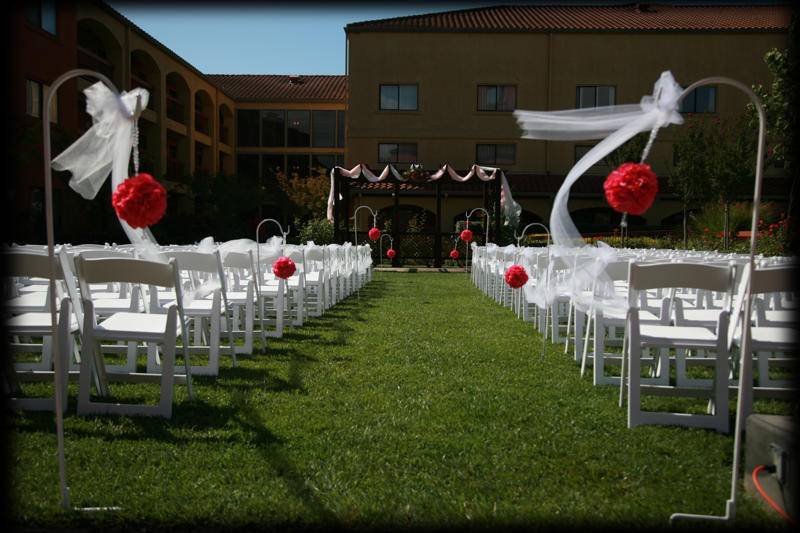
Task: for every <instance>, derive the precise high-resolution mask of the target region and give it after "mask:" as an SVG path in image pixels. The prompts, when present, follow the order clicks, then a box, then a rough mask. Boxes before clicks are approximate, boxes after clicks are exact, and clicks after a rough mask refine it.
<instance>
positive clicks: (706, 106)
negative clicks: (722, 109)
mask: <svg viewBox="0 0 800 533" xmlns="http://www.w3.org/2000/svg"><path fill="white" fill-rule="evenodd" d="M716 111H717V88H716V87H698V88H697V89H695V90H694V91H692V92H690V93H689V94H687V95H686V97H685V98H684V99H683V100H682V101H681V109H680V112H681V113H716Z"/></svg>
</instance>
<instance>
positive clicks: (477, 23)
mask: <svg viewBox="0 0 800 533" xmlns="http://www.w3.org/2000/svg"><path fill="white" fill-rule="evenodd" d="M790 18H791V8H790V6H788V5H707V6H701V5H667V4H645V3H639V4H627V5H615V6H585V5H584V6H578V5H567V6H548V5H533V6H519V5H516V6H492V7H481V8H476V9H466V10H459V11H446V12H440V13H429V14H424V15H413V16H408V17H396V18H389V19H380V20H367V21H363V22H354V23H352V24H348V25H347V26H346V27H345V31H346V32H353V33H355V32H363V31H423V32H424V31H445V32H498V31H507V32H536V31H576V30H578V31H580V30H583V31H631V30H633V31H636V30H638V31H726V30H727V31H775V30H779V31H784V30H787V29H788V27H789V19H790Z"/></svg>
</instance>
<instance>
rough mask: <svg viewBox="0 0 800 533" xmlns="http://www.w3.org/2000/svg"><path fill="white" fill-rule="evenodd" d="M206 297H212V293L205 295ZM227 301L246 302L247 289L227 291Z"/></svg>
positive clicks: (233, 302)
mask: <svg viewBox="0 0 800 533" xmlns="http://www.w3.org/2000/svg"><path fill="white" fill-rule="evenodd" d="M206 298H207V299H210V298H213V295H208V296H206ZM251 300H255V293H253V298H251ZM228 303H231V304H246V303H247V291H228Z"/></svg>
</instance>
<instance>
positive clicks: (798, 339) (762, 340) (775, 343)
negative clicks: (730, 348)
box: [734, 326, 800, 350]
mask: <svg viewBox="0 0 800 533" xmlns="http://www.w3.org/2000/svg"><path fill="white" fill-rule="evenodd" d="M750 338H751V339H752V347H753V349H754V350H768V349H774V350H779V349H791V348H798V347H800V331H798V330H797V329H795V328H778V327H772V326H767V327H765V326H761V327H751V328H750ZM734 342H735V343H736V345H737V346H741V342H742V337H741V335H739V336H737V337H736V339H734Z"/></svg>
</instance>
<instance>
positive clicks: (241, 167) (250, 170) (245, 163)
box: [236, 154, 258, 179]
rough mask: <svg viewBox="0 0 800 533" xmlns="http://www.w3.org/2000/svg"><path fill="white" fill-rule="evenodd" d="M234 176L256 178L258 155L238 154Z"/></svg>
mask: <svg viewBox="0 0 800 533" xmlns="http://www.w3.org/2000/svg"><path fill="white" fill-rule="evenodd" d="M236 174H237V175H238V176H239V177H240V178H250V179H256V178H258V155H256V154H238V155H237V156H236Z"/></svg>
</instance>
